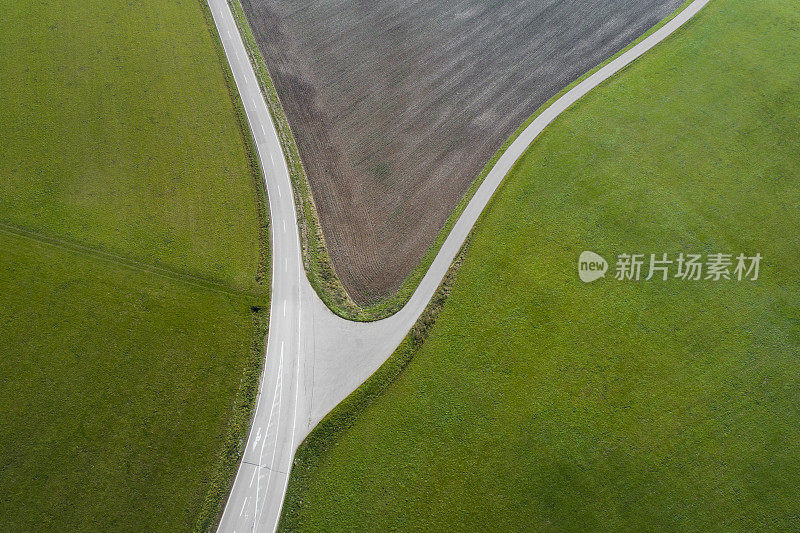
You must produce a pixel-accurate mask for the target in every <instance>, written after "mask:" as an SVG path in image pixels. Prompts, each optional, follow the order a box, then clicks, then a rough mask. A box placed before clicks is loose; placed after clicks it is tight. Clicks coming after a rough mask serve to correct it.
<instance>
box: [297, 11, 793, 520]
mask: <svg viewBox="0 0 800 533" xmlns="http://www.w3.org/2000/svg"><path fill="white" fill-rule="evenodd" d="M798 79H800V11H798V10H797V6H796V3H795V2H792V1H789V0H764V1H759V2H755V1H739V0H712V2H710V3H709V5H708V6H707V7H706V8H705V9H704V10H703V11H702V12H701V13H700V14H698V15H697V17H696V18H695V19H693V20H692V21H690V22H689V23H687V25H686V26H684V27H683V28H682V29H680V30H679V31H678V32H677V33H676V34H674V35H673V36H671V37H670V38H668V39H667V40H666V41H665V42H663V43H661V44H660V45H659V46H658V47H657V48H656V49H654V50H652V51H650V52H648V53H647V54H646V55H645V56H643V57H642V58H641V59H639V60H637V61H636V62H635V63H634V64H632V65H631V66H629V67H628V68H626V69H625V70H624V71H622V72H621V73H619V74H618V75H617V76H615V77H614V78H612V79H610V80H609V81H608V82H606V83H604V84H603V85H601V86H600V87H598V88H597V89H596V90H594V91H593V92H592V93H590V94H589V95H587V96H586V97H585V98H583V99H582V100H581V101H579V102H578V103H577V104H576V105H574V106H573V107H572V108H571V109H569V110H568V111H567V112H566V113H564V114H563V115H562V116H561V117H559V118H558V119H557V121H556V122H555V123H554V124H552V125H551V126H550V127H549V128H548V129H547V130H546V131H545V132H544V133H543V135H542V136H541V137H540V138H539V139H538V140H536V141H535V142H534V144H533V145H532V146H531V148H530V149H529V150H528V151H527V152H526V154H525V155H524V156H523V157H522V158H521V160H520V161H519V162H518V164H517V165H516V166H515V168H514V169H513V170H512V172H511V173H510V174H509V176H508V177H507V179H506V181H505V182H504V184H503V186H502V187H501V188H500V190H499V191H498V193H497V195H496V196H495V198H494V199H493V200H492V201H491V203H490V205H489V206H488V208H487V210H486V211H485V213H484V214H483V216H482V218H481V220H480V221H479V223H478V225H477V227H476V229H475V231H474V233H473V236H472V239H471V243H470V245H469V248H468V250H467V253H466V256H465V258H464V261H463V264H462V266H461V267H460V270H459V272H458V275H457V278H456V280H455V283H454V285H453V287H452V290H451V293H450V295H449V298H448V299H447V302H446V304H445V306H444V308H443V310H442V311H441V314H440V315H439V317H438V320H437V321H436V323H435V325H434V326H433V328H432V330H431V331H430V334H429V336H428V338H427V340H426V341H425V343H424V344H423V346H422V347H421V349H419V351H418V352H417V353H416V354H415V356H414V358H413V359H412V360H411V362H410V363H408V365H407V366H406V367H405V369H404V370H403V371H402V372H401V373H400V374H399V376H398V377H397V378H396V379H395V380H394V381H393V382H392V383H391V384H390V385H389V386H388V387H387V388H386V390H385V391H384V392H383V393H382V394H381V395H379V396H378V397H377V398H376V399H374V401H372V402H371V403H369V404H368V405H367V406H366V407H363V410H362V411H361V412H360V413H359V414H358V416H357V417H355V418H348V417H347V416H346V415H345V414H343V413H342V412H334V413H333V414H332V415H331V416H329V417H328V419H326V420H325V421H323V423H322V426H321V427H320V428H318V429H317V430H315V432H313V433H312V434H311V435H310V436H309V438H308V439H307V441H306V442H305V443H304V444H303V445H302V446H301V448H300V450H299V452H298V456H297V460H296V463H295V467H294V469H293V472H292V479H291V482H290V488H289V497H288V500H287V503H286V505H285V507H284V515H283V517H282V522H281V525H282V528H283V529H284V530H302V531H331V530H336V531H388V530H403V531H407V530H414V531H537V530H542V531H654V530H673V531H697V530H702V531H708V530H717V531H735V530H738V531H757V530H777V531H789V530H797V529H798V528H800V500H798V498H797V488H798V486H800V462H798V460H797V458H798V457H800V262H798V258H800V158H798V155H797V154H799V153H800V126H798V125H800V87H799V86H798V84H797V80H798ZM584 250H591V251H594V252H597V253H599V254H600V255H602V256H604V257H605V258H606V259H607V260H609V261H610V262H611V264H612V266H611V271H610V272H609V273H608V274H607V276H606V278H605V279H601V280H598V281H595V282H593V283H591V284H584V283H582V282H581V281H580V280H579V278H578V265H577V262H578V257H579V255H580V254H581V252H582V251H584ZM681 252H683V253H697V254H703V255H704V256H705V255H707V254H712V253H730V254H734V255H738V254H739V253H745V254H747V255H755V254H756V253H760V254H761V255H762V256H763V260H762V262H761V268H760V274H759V278H758V279H757V280H756V281H752V280H743V281H736V280H730V281H726V280H721V281H712V280H705V279H703V280H698V281H684V280H681V279H676V278H674V277H671V278H670V279H668V280H662V279H661V278H660V277H658V278H656V279H652V280H650V281H644V280H641V281H632V280H616V279H614V264H615V260H616V257H617V256H618V255H619V254H623V253H628V254H631V253H641V254H647V257H648V258H649V254H651V253H654V254H657V255H658V256H659V257H660V255H661V254H662V253H667V254H669V255H670V256H671V257H672V258H673V259H677V256H678V254H679V253H681ZM646 268H647V267H645V272H646ZM675 268H676V267H675V265H673V270H672V275H673V276H674V274H675V273H676V270H675ZM643 277H645V276H643ZM401 349H402V350H405V349H407V346H406V345H404V347H403V348H401ZM402 356H403V354H402V353H400V352H398V354H396V355H395V356H394V357H402ZM387 364H390V365H391V364H392V361H390V362H389V363H387ZM342 420H345V421H347V420H350V422H348V423H345V424H344V425H342V426H336V424H340V423H341V421H342Z"/></svg>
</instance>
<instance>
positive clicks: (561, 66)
mask: <svg viewBox="0 0 800 533" xmlns="http://www.w3.org/2000/svg"><path fill="white" fill-rule="evenodd" d="M681 3H682V0H517V1H502V0H500V1H495V2H486V1H479V0H461V1H447V2H443V1H439V2H423V1H418V0H384V1H380V2H378V1H363V0H362V1H351V2H344V1H334V0H301V1H297V0H292V1H289V0H242V5H243V7H244V10H245V13H246V15H247V19H248V22H249V24H250V26H251V28H252V29H253V33H254V35H255V37H256V39H257V41H258V43H259V47H260V49H261V53H262V54H263V56H264V58H265V60H266V62H267V65H268V66H269V69H270V73H271V75H272V77H273V79H274V81H275V84H276V86H277V90H278V94H279V95H280V98H281V101H282V103H283V106H284V108H285V110H286V113H287V116H288V118H289V121H290V123H291V125H292V131H293V133H294V136H295V139H296V140H297V144H298V147H299V150H300V154H301V157H302V159H303V165H304V167H305V171H306V174H307V176H308V180H309V182H310V184H311V188H312V193H313V195H314V201H315V203H316V205H317V208H318V210H319V217H320V221H321V224H322V229H323V232H324V235H325V239H326V241H327V244H328V249H329V252H330V254H331V258H332V260H333V264H334V267H335V269H336V272H337V274H338V276H339V277H340V279H341V281H342V283H343V285H344V287H345V289H346V290H347V291H348V292H349V294H350V295H351V297H352V298H353V299H354V300H355V301H356V302H358V303H361V304H366V303H371V302H374V301H376V300H378V299H380V298H381V297H384V296H386V295H388V294H391V293H392V292H393V291H394V290H396V289H397V288H398V287H399V286H400V284H401V283H402V282H403V280H404V279H405V278H406V277H407V276H408V274H409V273H410V272H411V270H412V269H413V268H414V267H415V266H416V264H417V263H418V262H419V260H420V259H421V258H422V256H423V254H424V253H425V251H426V250H427V248H428V247H429V246H430V245H431V244H432V242H433V240H434V239H435V237H436V235H437V233H438V232H439V230H440V229H441V228H442V226H443V224H444V222H445V221H446V219H447V217H448V216H449V214H450V212H451V210H452V209H453V208H454V207H455V205H456V203H457V202H458V200H459V199H460V198H461V197H462V196H463V194H464V193H465V192H466V190H467V189H468V187H469V185H470V183H471V182H472V181H473V180H474V179H475V178H476V176H477V175H478V173H479V172H480V170H481V169H482V168H483V166H484V165H485V164H486V162H487V161H488V160H489V159H490V158H491V156H492V155H493V154H494V152H495V151H496V150H497V149H498V148H499V147H500V146H501V145H502V143H503V141H504V140H505V139H506V138H507V137H508V136H509V135H511V134H512V133H513V132H514V130H516V128H517V127H518V126H519V125H520V124H521V123H522V122H523V121H524V120H525V118H527V117H528V116H529V115H530V114H532V113H533V112H534V111H535V110H536V109H537V108H538V107H539V106H540V105H542V104H543V103H544V102H546V101H547V100H548V99H549V98H550V97H551V96H553V95H554V94H556V93H557V92H558V91H559V90H561V89H562V88H563V87H565V86H566V85H568V84H569V83H571V82H572V81H574V80H575V79H576V78H578V77H579V76H580V75H582V74H583V73H585V72H586V71H587V70H589V69H591V68H592V67H594V66H595V65H597V64H598V63H601V62H602V61H603V60H604V59H606V58H608V57H609V56H611V55H613V54H614V53H615V52H617V51H619V50H620V49H622V48H623V47H624V46H625V45H627V44H628V43H630V42H631V41H633V40H634V39H635V38H636V37H638V36H639V35H640V34H642V33H644V32H645V31H646V30H647V29H648V28H649V27H651V26H652V25H654V24H655V23H657V22H658V21H659V20H660V19H662V18H663V17H665V16H666V15H668V14H669V13H671V12H672V11H673V10H674V9H676V8H677V7H678V6H679V5H680V4H681Z"/></svg>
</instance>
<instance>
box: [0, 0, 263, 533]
mask: <svg viewBox="0 0 800 533" xmlns="http://www.w3.org/2000/svg"><path fill="white" fill-rule="evenodd" d="M206 9H207V8H206V7H205V4H204V3H201V2H199V1H197V0H190V1H183V2H168V1H163V0H146V1H144V2H125V1H121V0H103V1H99V0H91V1H88V2H78V1H76V0H67V1H63V2H53V1H49V0H48V1H43V2H27V1H22V0H11V1H10V2H6V3H5V5H4V6H3V9H2V10H0V57H2V66H0V94H2V95H3V97H2V98H0V124H2V137H1V138H0V324H2V328H0V412H2V416H0V494H2V497H0V517H2V519H0V523H2V525H1V526H0V529H3V530H9V531H31V530H37V531H40V530H49V531H119V530H126V531H131V530H134V531H179V530H189V529H194V528H203V527H207V526H208V524H210V523H211V522H213V517H214V514H215V513H216V512H217V510H218V506H219V504H220V498H222V497H224V494H225V487H226V486H227V483H228V482H229V480H230V477H229V476H230V474H231V473H232V472H233V467H234V466H235V461H236V453H237V450H238V448H237V446H238V442H239V439H240V438H241V437H242V436H243V435H244V434H245V433H246V431H247V417H248V414H249V406H250V405H251V403H252V397H253V386H254V384H255V383H256V382H257V376H258V369H259V368H260V365H261V357H262V350H261V347H262V342H263V338H264V334H265V328H266V319H267V317H266V315H267V312H266V310H265V306H266V305H267V302H268V301H269V300H268V279H266V278H267V277H268V276H267V273H268V257H269V256H268V252H269V250H268V241H267V233H266V231H265V230H266V213H265V212H264V201H263V190H262V189H261V185H260V175H259V174H258V168H257V165H255V163H254V159H253V158H252V155H251V151H250V149H249V146H250V140H249V137H248V134H247V133H246V130H245V129H244V127H243V126H242V122H241V120H240V117H241V111H240V108H239V103H238V100H237V98H238V97H237V96H236V95H235V93H233V92H231V90H230V88H229V85H228V82H227V77H228V71H227V65H226V63H224V62H223V60H222V58H221V56H220V53H219V48H218V46H219V45H218V43H217V40H216V37H215V33H213V32H214V29H213V23H211V19H210V15H208V14H207V13H206Z"/></svg>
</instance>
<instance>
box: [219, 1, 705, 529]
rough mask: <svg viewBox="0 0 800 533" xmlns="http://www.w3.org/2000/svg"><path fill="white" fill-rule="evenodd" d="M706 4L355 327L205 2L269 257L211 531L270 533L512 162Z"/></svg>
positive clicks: (478, 197) (234, 47) (232, 43)
mask: <svg viewBox="0 0 800 533" xmlns="http://www.w3.org/2000/svg"><path fill="white" fill-rule="evenodd" d="M708 1H709V0H695V1H694V2H693V3H692V4H690V5H689V6H688V7H687V8H686V9H685V10H684V11H682V12H681V13H680V14H679V15H678V16H677V17H676V18H674V19H673V20H672V21H670V22H669V23H667V24H666V25H665V26H663V27H662V28H661V29H659V30H658V31H656V32H655V33H653V34H652V35H651V36H650V37H648V38H647V39H645V40H643V41H642V42H640V43H639V44H637V45H636V46H635V47H633V48H631V49H630V50H629V51H627V52H625V53H624V54H622V55H621V56H620V57H618V58H617V59H615V60H614V61H612V62H611V63H609V64H608V65H606V66H605V67H603V68H602V69H600V70H599V71H598V72H596V73H595V74H593V75H592V76H590V77H588V78H587V79H586V80H584V81H583V82H581V83H580V84H578V85H577V86H575V87H574V88H573V89H572V90H570V91H569V92H568V93H566V94H565V95H564V96H562V97H561V98H560V99H559V100H557V101H556V102H554V103H553V104H552V105H551V106H550V107H549V108H548V109H546V110H545V111H544V112H543V113H542V114H541V115H539V117H537V118H536V119H535V120H534V121H533V122H532V123H531V124H530V125H529V126H528V127H527V128H526V129H525V131H524V132H523V133H522V134H521V135H520V136H519V137H518V138H517V139H516V140H515V141H514V142H513V143H512V144H511V146H510V147H509V148H508V149H507V150H506V152H505V153H504V154H503V155H502V156H501V157H500V159H499V160H498V161H497V163H496V164H495V166H494V168H493V169H492V171H491V172H490V173H489V174H488V176H487V177H486V179H485V180H484V182H483V183H482V185H481V186H480V187H479V189H478V191H477V192H476V193H475V195H474V197H473V198H472V200H471V201H470V202H469V204H468V205H467V208H466V209H465V210H464V213H463V214H462V215H461V217H460V218H459V219H458V221H457V222H456V224H455V226H454V227H453V230H452V231H451V232H450V235H449V236H448V237H447V239H446V240H445V242H444V245H443V246H442V248H441V250H440V251H439V254H438V255H437V256H436V258H435V259H434V261H433V263H432V265H431V267H430V269H429V270H428V272H427V274H426V275H425V277H424V278H423V279H422V281H421V282H420V285H419V287H418V288H417V290H416V292H414V294H413V295H412V297H411V299H410V300H409V301H408V303H407V304H406V305H405V307H403V309H401V310H400V311H399V312H398V313H397V314H395V315H393V316H391V317H389V318H386V319H384V320H381V321H378V322H370V323H361V322H350V321H347V320H344V319H342V318H340V317H338V316H336V315H334V314H333V313H332V312H331V311H330V310H329V309H328V308H327V307H326V306H325V304H324V303H323V302H322V301H321V300H320V299H319V297H318V296H317V294H316V293H315V292H314V289H313V288H312V287H311V285H310V284H309V282H308V279H307V278H306V276H305V273H304V271H303V263H302V260H301V256H300V241H299V233H298V228H297V218H296V215H295V208H294V202H293V199H292V198H293V197H292V192H291V182H290V180H289V172H288V170H287V168H286V163H285V161H284V158H283V153H282V152H281V146H280V143H279V141H278V136H277V133H276V131H275V128H274V126H273V124H272V121H271V119H270V115H269V112H268V110H267V106H266V103H265V102H264V99H263V97H262V95H261V92H260V89H259V86H258V82H257V79H256V76H255V73H254V72H253V68H252V66H251V64H250V62H249V60H248V57H247V52H246V49H245V47H244V43H243V42H242V40H241V37H240V35H239V32H238V29H237V27H236V23H235V22H234V19H233V16H232V14H231V12H230V9H229V7H228V4H227V1H226V0H208V3H209V6H210V7H211V12H212V14H213V17H214V21H215V23H216V26H217V29H218V31H219V34H220V37H221V40H222V44H223V47H224V50H225V54H226V56H227V58H228V61H229V63H230V65H231V70H232V71H233V76H234V80H235V82H236V86H237V87H238V89H239V94H240V95H241V98H242V102H243V104H244V109H245V112H246V114H247V118H248V121H249V123H250V128H251V130H252V132H253V137H254V139H255V144H256V149H257V152H258V156H259V158H260V160H261V165H262V169H263V171H264V179H265V182H266V186H267V193H268V196H269V206H270V217H271V225H270V228H271V233H272V235H271V237H272V253H273V257H272V302H271V311H270V329H269V339H268V342H267V354H266V363H265V369H264V372H263V376H262V381H261V386H260V391H259V396H258V404H257V407H256V412H255V415H254V417H253V422H252V427H251V430H250V435H249V437H248V440H247V447H246V449H245V452H244V456H243V458H242V462H241V465H240V467H239V470H238V472H237V475H236V480H235V481H234V485H233V489H232V491H231V494H230V497H229V499H228V502H227V504H226V507H225V511H224V513H223V516H222V520H221V521H220V525H219V531H224V532H229V531H231V532H233V531H238V532H243V531H274V530H275V528H276V526H277V522H278V519H279V517H280V511H281V505H282V504H283V498H284V494H285V492H286V485H287V482H288V477H289V469H290V467H291V464H292V458H293V457H294V452H295V450H296V449H297V446H298V445H299V444H300V443H301V442H302V440H303V439H304V438H305V437H306V435H307V434H308V433H309V431H311V429H312V428H313V427H314V426H315V425H316V424H317V423H318V422H319V420H320V419H321V418H322V417H323V416H325V414H327V413H328V412H329V411H330V410H331V409H332V408H333V407H334V406H336V404H338V403H339V402H340V401H341V400H343V399H344V398H345V397H346V396H347V395H348V394H350V393H351V392H352V391H353V390H355V389H356V388H357V387H358V386H359V385H360V384H361V383H363V382H364V380H365V379H366V378H367V377H369V376H370V375H371V374H372V373H373V372H374V371H375V370H376V369H377V368H378V367H379V366H380V365H381V364H382V363H383V362H384V361H385V360H386V358H387V357H388V356H389V355H391V353H392V352H393V351H394V349H395V348H396V347H397V345H398V344H399V343H400V341H401V340H402V339H403V338H404V337H405V335H406V334H407V333H408V331H409V329H410V328H411V326H412V325H413V324H414V322H416V320H417V318H418V317H419V315H420V314H421V313H422V311H423V310H424V309H425V307H426V306H427V304H428V302H429V301H430V298H431V297H432V296H433V294H434V292H435V291H436V289H437V288H438V286H439V284H440V283H441V281H442V279H443V277H444V275H445V273H446V272H447V269H448V268H449V267H450V264H451V263H452V261H453V259H454V258H455V256H456V255H457V254H458V251H459V249H460V248H461V245H462V244H463V243H464V240H465V239H466V237H467V235H468V234H469V232H470V231H471V229H472V227H473V225H474V224H475V222H476V221H477V219H478V217H479V215H480V213H481V212H482V211H483V209H484V208H485V207H486V205H487V203H488V202H489V199H490V198H491V197H492V195H493V194H494V192H495V191H496V190H497V187H498V186H499V185H500V183H501V181H502V180H503V178H504V177H505V175H506V174H507V173H508V171H509V170H510V169H511V167H512V166H513V164H514V162H515V161H516V160H517V159H518V158H519V157H520V156H521V155H522V153H523V152H524V151H525V150H526V149H527V147H528V146H529V145H530V143H531V142H533V140H534V139H535V138H536V137H537V136H538V135H539V133H541V132H542V130H544V128H545V127H546V126H547V125H548V124H550V122H552V121H553V120H554V119H555V118H556V117H557V116H558V115H559V114H560V113H561V112H563V111H564V110H565V109H567V108H568V107H569V106H570V105H572V104H573V103H574V102H575V101H576V100H578V99H579V98H580V97H581V96H583V95H584V94H586V93H587V92H589V91H590V90H591V89H593V88H594V87H596V86H597V85H598V84H600V83H601V82H602V81H603V80H605V79H607V78H608V77H610V76H612V75H613V74H615V73H616V72H618V71H619V70H620V69H621V68H623V67H624V66H625V65H627V64H628V63H630V62H631V61H633V60H635V59H636V58H637V57H639V56H640V55H642V54H643V53H644V52H646V51H647V50H649V49H650V48H652V47H653V46H654V45H655V44H657V43H658V42H660V41H661V40H663V39H664V38H665V37H667V36H668V35H669V34H670V33H672V32H673V31H675V30H676V29H677V28H678V27H680V26H681V25H682V24H683V23H684V22H686V21H687V20H689V19H690V18H691V17H693V16H694V15H695V14H696V13H697V12H698V11H699V10H700V9H702V7H703V6H705V5H706V4H707V3H708Z"/></svg>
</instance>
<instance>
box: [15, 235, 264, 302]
mask: <svg viewBox="0 0 800 533" xmlns="http://www.w3.org/2000/svg"><path fill="white" fill-rule="evenodd" d="M0 232H3V233H6V234H8V235H13V236H15V237H22V238H25V239H28V240H31V241H34V242H38V243H40V244H45V245H48V246H53V247H55V248H59V249H62V250H66V251H69V252H71V253H74V254H77V255H80V256H83V257H87V258H92V259H101V260H103V261H108V262H111V263H114V264H117V265H120V266H123V267H126V268H129V269H131V270H136V271H137V272H143V273H147V274H155V275H157V276H161V277H163V278H168V279H171V280H174V281H180V282H182V283H185V284H187V285H193V286H195V287H202V288H205V289H210V290H213V291H216V292H221V293H225V294H229V295H231V296H240V297H242V296H243V297H254V298H261V297H262V295H260V294H258V293H254V292H249V291H244V290H239V289H236V288H233V287H231V286H229V285H227V284H225V283H223V282H222V281H219V280H216V279H214V278H207V277H204V276H201V275H197V274H192V273H190V272H187V271H183V270H180V269H178V268H175V267H171V266H167V265H161V264H158V263H148V262H145V261H140V260H138V259H133V258H132V257H128V256H125V255H123V254H120V253H118V252H112V251H108V250H103V249H102V248H99V247H97V246H91V245H88V244H85V243H81V242H78V241H73V240H70V239H66V238H64V237H55V236H52V235H47V234H44V233H42V232H39V231H35V230H31V229H28V228H23V227H21V226H17V225H16V224H11V223H9V222H3V221H0Z"/></svg>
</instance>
